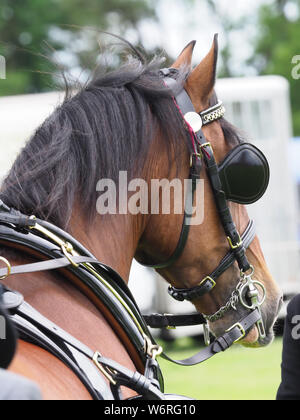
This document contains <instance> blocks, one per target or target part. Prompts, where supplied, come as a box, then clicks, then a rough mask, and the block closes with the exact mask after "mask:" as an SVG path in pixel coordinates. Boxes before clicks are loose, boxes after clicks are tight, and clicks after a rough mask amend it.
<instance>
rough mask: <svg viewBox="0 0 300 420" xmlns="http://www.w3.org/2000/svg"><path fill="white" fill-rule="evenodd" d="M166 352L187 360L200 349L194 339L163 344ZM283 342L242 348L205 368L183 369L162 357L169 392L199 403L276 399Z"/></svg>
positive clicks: (215, 360) (213, 361)
mask: <svg viewBox="0 0 300 420" xmlns="http://www.w3.org/2000/svg"><path fill="white" fill-rule="evenodd" d="M161 344H162V345H163V347H164V350H165V352H166V353H170V355H171V357H173V358H176V359H184V358H187V357H189V356H191V355H192V354H194V353H195V352H198V351H199V350H200V348H199V346H196V344H195V341H193V340H192V339H183V340H177V341H176V342H175V344H171V345H170V344H167V343H164V342H163V343H161ZM281 351H282V341H281V339H279V338H277V339H276V340H275V341H274V343H273V344H272V345H271V346H269V347H266V348H264V349H248V348H243V347H241V346H239V345H236V346H234V347H233V348H232V349H230V350H228V351H226V352H224V353H222V354H218V355H216V356H214V357H213V358H212V359H210V360H208V361H207V362H205V363H203V364H202V365H198V366H192V367H181V366H178V365H174V364H171V363H169V362H167V361H165V360H164V359H162V358H160V360H159V361H160V366H161V369H162V372H163V374H164V377H165V387H166V390H165V391H166V392H168V393H173V394H180V395H185V396H188V397H191V398H193V399H197V400H275V398H276V393H277V390H278V387H279V384H280V374H281V371H280V364H281Z"/></svg>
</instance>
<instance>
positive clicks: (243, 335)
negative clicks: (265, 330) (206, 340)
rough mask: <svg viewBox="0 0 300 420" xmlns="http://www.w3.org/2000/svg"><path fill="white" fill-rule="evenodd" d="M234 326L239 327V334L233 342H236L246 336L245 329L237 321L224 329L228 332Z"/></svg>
mask: <svg viewBox="0 0 300 420" xmlns="http://www.w3.org/2000/svg"><path fill="white" fill-rule="evenodd" d="M236 327H238V328H239V330H240V333H241V336H240V337H239V338H238V339H237V340H235V341H234V342H233V344H235V343H238V342H239V341H240V340H242V339H243V338H244V337H245V336H246V331H245V330H244V327H243V326H242V324H240V323H239V322H237V323H236V324H234V325H233V326H232V327H230V328H228V330H226V331H225V332H227V333H229V332H230V331H232V330H234V329H235V328H236Z"/></svg>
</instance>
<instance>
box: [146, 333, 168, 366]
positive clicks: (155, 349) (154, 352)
mask: <svg viewBox="0 0 300 420" xmlns="http://www.w3.org/2000/svg"><path fill="white" fill-rule="evenodd" d="M144 340H145V345H144V352H145V354H147V355H148V356H149V357H151V359H153V360H155V359H156V358H157V357H158V356H160V355H161V354H162V352H163V351H164V350H163V348H162V347H161V346H159V345H157V344H152V341H151V340H150V338H149V337H148V336H147V335H146V334H144Z"/></svg>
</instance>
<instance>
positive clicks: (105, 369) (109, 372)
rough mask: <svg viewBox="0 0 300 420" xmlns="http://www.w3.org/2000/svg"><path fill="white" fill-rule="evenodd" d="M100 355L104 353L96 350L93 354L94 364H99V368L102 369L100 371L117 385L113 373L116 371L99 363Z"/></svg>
mask: <svg viewBox="0 0 300 420" xmlns="http://www.w3.org/2000/svg"><path fill="white" fill-rule="evenodd" d="M99 357H102V355H101V354H100V353H99V352H98V351H96V352H95V354H94V356H93V362H94V364H95V365H96V366H97V368H98V369H99V370H100V372H101V373H103V375H104V376H105V377H106V379H108V380H109V382H110V383H111V384H112V385H117V383H116V381H115V380H114V379H113V377H112V374H113V373H114V372H112V371H110V370H109V368H105V367H103V366H102V364H101V363H99V360H98V358H99Z"/></svg>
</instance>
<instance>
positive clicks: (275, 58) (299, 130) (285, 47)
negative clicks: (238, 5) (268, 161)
mask: <svg viewBox="0 0 300 420" xmlns="http://www.w3.org/2000/svg"><path fill="white" fill-rule="evenodd" d="M257 33H258V36H257V39H256V42H255V51H254V55H253V57H252V58H251V59H250V60H249V64H253V65H254V66H255V67H256V69H257V70H258V73H259V74H279V75H282V76H284V77H286V78H287V79H288V80H289V82H290V86H291V101H292V109H293V125H294V134H295V135H297V136H300V95H299V89H300V80H299V79H297V78H295V77H293V74H294V72H293V68H294V67H295V66H296V64H297V63H293V62H292V61H293V57H296V56H299V55H300V0H274V1H273V2H272V3H271V4H267V5H263V6H262V7H261V8H260V11H259V20H258V31H257ZM294 61H295V59H294ZM298 62H299V61H298ZM299 76H300V73H299Z"/></svg>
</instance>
